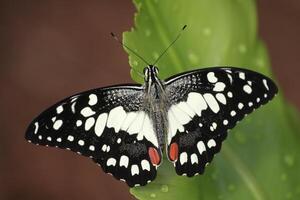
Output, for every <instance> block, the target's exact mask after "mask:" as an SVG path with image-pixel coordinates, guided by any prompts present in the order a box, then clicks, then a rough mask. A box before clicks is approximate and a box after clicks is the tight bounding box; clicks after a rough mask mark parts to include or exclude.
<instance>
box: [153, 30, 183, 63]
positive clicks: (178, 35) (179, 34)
mask: <svg viewBox="0 0 300 200" xmlns="http://www.w3.org/2000/svg"><path fill="white" fill-rule="evenodd" d="M186 26H187V25H184V26H183V27H182V28H181V30H180V31H179V33H178V34H177V36H176V38H175V39H174V40H173V42H172V43H171V44H170V45H169V46H168V47H167V48H166V49H165V50H164V51H163V52H162V53H161V54H160V56H159V57H158V58H157V59H156V61H155V62H154V63H153V65H155V64H156V63H157V62H158V61H159V60H160V58H161V57H162V56H163V55H164V54H165V53H166V52H167V51H168V49H169V48H170V47H171V46H172V45H173V44H174V43H175V42H176V41H177V40H178V38H179V37H180V36H181V33H182V31H184V29H185V28H186Z"/></svg>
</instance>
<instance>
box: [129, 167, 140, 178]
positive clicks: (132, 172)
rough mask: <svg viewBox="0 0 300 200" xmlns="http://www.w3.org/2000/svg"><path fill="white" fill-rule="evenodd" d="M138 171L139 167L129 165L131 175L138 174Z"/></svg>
mask: <svg viewBox="0 0 300 200" xmlns="http://www.w3.org/2000/svg"><path fill="white" fill-rule="evenodd" d="M139 173H140V172H139V167H138V166H137V165H132V166H131V175H132V176H134V175H138V174H139Z"/></svg>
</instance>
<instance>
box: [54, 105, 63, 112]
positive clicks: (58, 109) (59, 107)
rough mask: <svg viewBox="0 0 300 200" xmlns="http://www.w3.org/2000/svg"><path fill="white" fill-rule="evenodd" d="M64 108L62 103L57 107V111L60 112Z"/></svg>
mask: <svg viewBox="0 0 300 200" xmlns="http://www.w3.org/2000/svg"><path fill="white" fill-rule="evenodd" d="M63 110H64V108H63V107H62V105H60V106H58V107H57V108H56V113H57V114H60V113H61V112H62V111H63Z"/></svg>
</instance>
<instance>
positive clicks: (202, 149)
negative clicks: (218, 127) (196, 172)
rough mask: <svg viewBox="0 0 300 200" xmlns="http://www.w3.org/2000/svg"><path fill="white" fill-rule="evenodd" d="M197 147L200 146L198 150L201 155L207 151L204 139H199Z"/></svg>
mask: <svg viewBox="0 0 300 200" xmlns="http://www.w3.org/2000/svg"><path fill="white" fill-rule="evenodd" d="M197 148H198V151H199V153H200V155H201V154H202V153H203V152H204V151H206V148H205V145H204V143H203V142H202V141H199V142H198V143H197Z"/></svg>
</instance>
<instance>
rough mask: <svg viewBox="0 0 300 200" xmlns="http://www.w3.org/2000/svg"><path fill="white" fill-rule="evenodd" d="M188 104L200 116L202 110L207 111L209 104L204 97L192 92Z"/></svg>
mask: <svg viewBox="0 0 300 200" xmlns="http://www.w3.org/2000/svg"><path fill="white" fill-rule="evenodd" d="M187 104H188V105H189V106H190V107H191V109H192V110H193V111H194V112H196V113H197V115H198V116H201V112H202V110H206V109H207V104H206V102H205V100H204V98H203V96H202V95H201V94H199V93H196V92H191V93H189V94H188V98H187Z"/></svg>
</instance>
